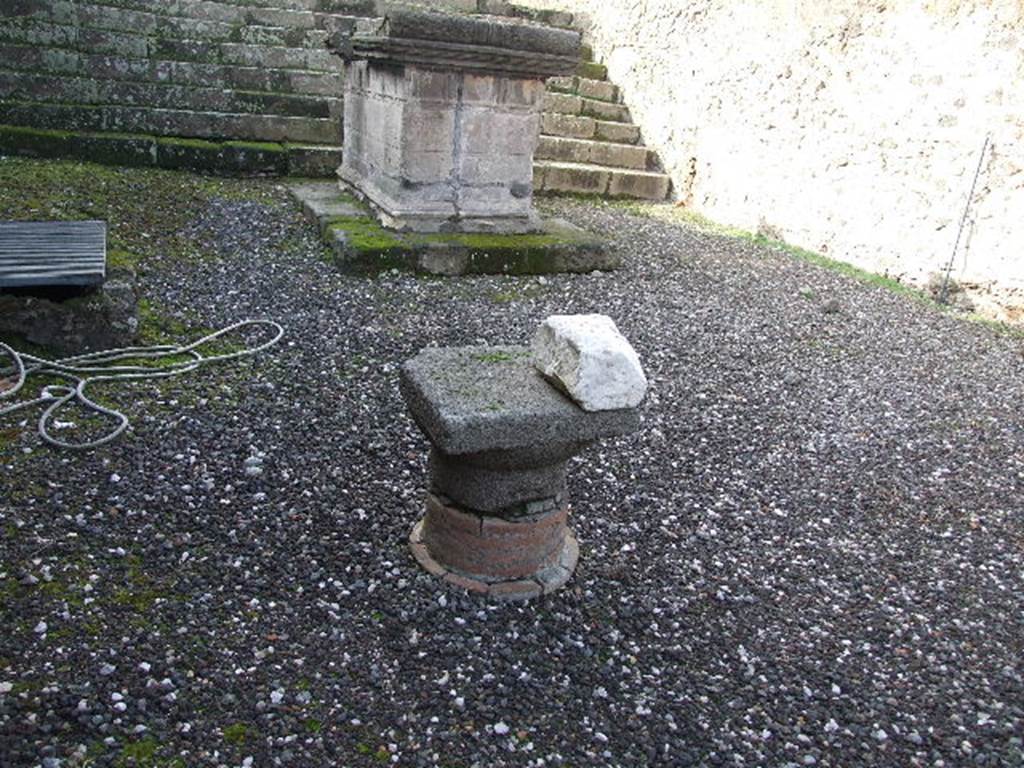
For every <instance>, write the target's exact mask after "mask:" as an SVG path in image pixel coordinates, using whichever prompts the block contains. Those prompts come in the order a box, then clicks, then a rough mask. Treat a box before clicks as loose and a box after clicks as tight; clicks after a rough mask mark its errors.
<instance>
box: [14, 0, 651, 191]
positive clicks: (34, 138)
mask: <svg viewBox="0 0 1024 768" xmlns="http://www.w3.org/2000/svg"><path fill="white" fill-rule="evenodd" d="M427 4H428V5H431V6H433V7H448V8H453V9H456V10H460V11H468V12H484V13H499V14H503V15H510V16H518V17H530V18H534V19H535V20H538V21H542V22H545V23H550V24H555V25H560V26H568V25H570V24H571V23H572V16H571V15H570V14H567V13H563V12H556V11H547V12H545V11H533V10H531V9H526V8H521V7H518V6H514V5H511V4H510V3H508V2H504V1H503V0H432V1H431V2H430V3H427ZM388 5H389V3H388V2H387V0H167V1H166V2H153V0H14V2H8V1H0V153H8V154H12V153H18V154H28V155H36V156H43V157H63V156H79V157H85V158H89V159H92V160H96V161H99V162H111V163H119V164H125V165H151V166H158V167H168V168H181V167H185V168H198V169H202V170H208V171H214V172H226V173H239V172H240V173H265V174H290V175H296V176H332V175H333V174H334V171H335V169H336V168H337V166H338V165H339V164H340V154H341V148H340V145H341V141H342V135H341V122H342V121H341V116H342V98H341V97H342V86H343V83H342V66H341V60H340V59H339V58H338V57H336V56H334V55H332V54H331V53H330V52H329V51H328V50H327V48H326V41H327V39H328V38H329V37H330V36H331V35H332V34H333V33H334V32H336V31H339V30H344V29H346V28H349V27H350V25H351V24H352V23H353V18H354V17H360V16H364V17H365V16H378V15H382V14H383V13H386V11H387V7H388ZM550 87H551V93H550V94H549V98H548V104H547V106H546V110H547V111H546V113H545V114H544V116H543V131H542V133H543V135H542V137H541V139H540V142H541V143H540V148H539V152H538V155H537V164H536V174H535V175H536V189H537V190H538V191H542V192H582V193H591V194H599V195H611V196H632V197H643V198H654V199H662V198H664V197H665V195H666V194H667V191H668V179H667V177H665V176H663V175H662V174H659V173H657V168H656V160H655V158H654V157H653V154H652V153H650V152H649V151H648V150H647V149H645V148H644V147H643V146H642V145H641V144H640V139H639V131H638V130H637V128H636V126H634V125H632V124H631V123H630V122H629V112H628V110H627V109H626V107H625V106H624V105H623V104H621V100H620V98H619V93H618V91H617V89H616V88H615V86H614V85H612V84H611V83H609V82H607V78H606V73H605V71H604V67H602V66H601V65H599V64H594V63H592V62H586V63H584V64H583V65H582V67H581V69H580V74H579V76H578V77H572V78H560V79H556V80H553V81H552V82H551V83H550Z"/></svg>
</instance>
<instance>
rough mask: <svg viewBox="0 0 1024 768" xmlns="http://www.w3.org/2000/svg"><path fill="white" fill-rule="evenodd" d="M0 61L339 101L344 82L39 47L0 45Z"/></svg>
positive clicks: (55, 71)
mask: <svg viewBox="0 0 1024 768" xmlns="http://www.w3.org/2000/svg"><path fill="white" fill-rule="evenodd" d="M0 61H2V62H4V66H6V67H8V68H10V69H13V70H17V71H21V72H36V73H42V74H50V75H60V76H64V77H69V76H74V75H78V74H81V73H84V72H87V73H88V74H89V76H90V77H92V78H95V79H107V80H127V81H132V82H140V83H161V84H165V85H182V86H200V87H208V88H223V89H229V90H233V89H238V90H243V91H261V92H266V93H276V94H296V95H304V96H339V97H340V95H341V93H342V90H343V88H344V79H343V77H342V74H341V73H340V72H318V71H315V70H300V69H271V68H268V67H238V66H232V65H224V64H205V63H201V62H192V61H155V60H153V59H143V58H127V57H121V56H109V55H105V54H89V53H81V52H79V51H73V50H68V49H64V48H47V47H44V46H29V45H8V44H4V43H0Z"/></svg>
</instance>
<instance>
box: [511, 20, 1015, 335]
mask: <svg viewBox="0 0 1024 768" xmlns="http://www.w3.org/2000/svg"><path fill="white" fill-rule="evenodd" d="M522 1H523V0H520V2H522ZM525 2H526V3H527V4H533V5H539V6H552V5H553V6H557V7H561V8H565V9H567V10H571V11H574V12H576V13H577V14H578V17H579V18H580V20H581V21H582V22H583V24H584V26H585V28H586V30H587V35H588V38H589V39H590V41H591V43H592V44H593V46H594V49H595V52H596V54H597V57H598V58H599V59H600V60H602V61H604V62H605V63H606V64H607V65H608V68H609V74H610V77H611V79H612V80H614V81H615V82H616V83H618V84H619V85H620V86H622V87H623V88H624V90H625V94H626V100H627V103H628V104H629V106H630V108H631V109H632V110H633V113H634V115H635V118H636V120H637V122H638V123H639V124H640V126H641V127H642V129H643V132H644V138H645V140H646V141H647V143H648V144H649V145H650V146H653V147H654V148H656V149H657V150H658V151H659V152H660V153H661V156H662V159H663V161H664V163H665V165H666V167H667V168H668V170H669V172H670V173H671V174H672V177H673V181H674V183H675V186H676V188H677V191H678V194H679V195H680V198H681V199H683V200H684V201H686V203H687V204H688V205H690V206H692V207H693V208H694V209H695V210H697V211H699V212H701V213H703V214H705V215H707V216H709V217H710V218H712V219H714V220H716V221H719V222H721V223H725V224H730V225H733V226H737V227H741V228H743V229H748V230H758V229H761V230H762V231H768V232H771V233H773V234H777V235H780V236H781V237H782V238H783V239H785V240H786V241H787V242H789V243H792V244H796V245H800V246H803V247H806V248H809V249H812V250H815V251H819V252H821V253H826V254H828V255H830V256H832V257H834V258H838V259H842V260H844V261H848V262H851V263H854V264H856V265H858V266H861V267H864V268H867V269H870V270H872V271H875V272H879V273H883V274H888V275H890V276H893V277H898V278H901V279H904V280H909V281H912V282H916V283H919V284H920V283H923V282H924V281H926V280H927V278H928V276H929V275H930V274H933V273H935V272H939V271H941V269H942V268H943V265H944V264H945V263H946V261H947V260H948V259H949V258H950V254H951V252H952V249H953V243H954V240H955V239H956V227H957V225H958V223H959V219H960V216H961V215H962V212H963V207H964V203H965V201H966V198H967V193H968V189H969V187H970V182H971V177H972V176H973V174H974V169H975V166H976V164H977V162H978V157H979V154H980V151H981V147H982V142H983V141H984V137H985V136H986V134H991V137H992V145H991V149H990V151H989V153H988V155H987V157H986V160H985V163H984V166H983V171H982V176H981V179H980V181H979V185H978V191H977V193H976V196H975V198H974V202H973V205H972V211H971V223H970V225H969V227H968V229H967V230H966V237H965V240H966V243H965V247H962V248H961V251H960V252H959V253H958V255H957V258H956V261H955V267H954V276H955V277H956V278H957V279H959V280H960V281H962V282H965V283H968V284H974V285H975V286H976V287H977V288H978V289H980V290H981V291H983V292H985V291H988V292H991V293H992V295H993V297H994V298H995V299H996V300H998V301H999V302H1000V303H1002V304H1003V305H1004V309H1005V308H1006V307H1007V306H1011V307H1012V306H1014V305H1016V306H1021V305H1024V0H973V1H972V0H962V1H961V0H917V1H916V2H915V1H912V0H874V1H873V2H867V1H866V0H525ZM1021 314H1024V311H1020V312H1018V311H1013V310H1012V309H1011V312H1010V315H1011V317H1012V316H1020V315H1021Z"/></svg>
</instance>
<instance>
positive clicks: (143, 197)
mask: <svg viewBox="0 0 1024 768" xmlns="http://www.w3.org/2000/svg"><path fill="white" fill-rule="evenodd" d="M0 189H3V190H4V195H3V196H2V198H0V219H8V220H15V221H30V220H36V221H40V220H46V221H74V220H82V219H99V220H102V221H106V222H107V250H108V254H109V259H110V261H109V262H108V263H110V264H111V266H121V267H128V268H131V269H132V270H136V269H139V268H143V269H144V268H146V267H147V266H150V265H151V264H152V262H154V261H159V260H161V259H180V260H186V261H193V262H198V261H204V260H207V259H209V258H211V256H210V254H209V253H208V252H207V251H206V250H205V248H204V246H203V245H202V244H201V243H200V242H198V241H197V240H196V239H195V238H193V237H191V236H190V235H189V234H188V232H187V227H188V224H189V223H190V222H191V221H193V220H194V219H196V218H197V217H198V216H199V215H200V214H201V213H202V212H203V211H204V209H205V208H206V207H207V206H208V205H209V203H210V200H211V199H213V198H218V197H219V198H225V199H231V200H254V201H258V202H266V203H270V202H273V201H275V200H279V199H280V198H281V195H282V193H281V192H280V191H279V190H277V189H276V186H275V185H274V184H272V183H268V182H266V181H260V180H255V179H231V178H213V177H208V176H200V175H197V174H191V173H182V172H179V171H165V170H156V169H144V168H130V169H127V168H112V167H109V166H104V165H95V164H92V163H79V162H75V161H70V160H30V159H22V158H14V157H8V158H3V159H2V160H0Z"/></svg>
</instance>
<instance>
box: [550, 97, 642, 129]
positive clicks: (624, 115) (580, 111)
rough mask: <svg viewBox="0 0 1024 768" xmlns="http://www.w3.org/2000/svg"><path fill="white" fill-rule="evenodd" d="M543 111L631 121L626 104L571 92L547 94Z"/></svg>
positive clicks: (611, 120) (624, 121) (625, 121)
mask: <svg viewBox="0 0 1024 768" xmlns="http://www.w3.org/2000/svg"><path fill="white" fill-rule="evenodd" d="M543 111H544V112H557V113H558V114H562V115H581V116H583V117H592V118H594V119H595V120H604V121H609V122H615V123H628V122H631V120H630V116H629V109H628V108H627V107H626V106H625V105H624V104H609V103H608V102H606V101H598V100H597V99H588V98H584V97H583V96H576V95H574V94H570V93H547V94H545V96H544V106H543Z"/></svg>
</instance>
